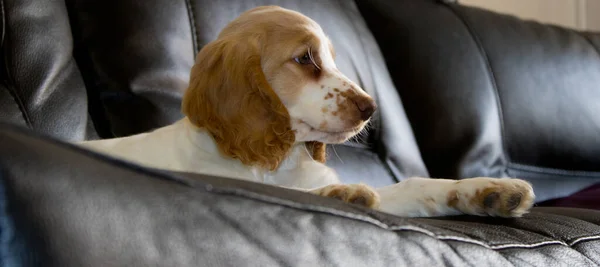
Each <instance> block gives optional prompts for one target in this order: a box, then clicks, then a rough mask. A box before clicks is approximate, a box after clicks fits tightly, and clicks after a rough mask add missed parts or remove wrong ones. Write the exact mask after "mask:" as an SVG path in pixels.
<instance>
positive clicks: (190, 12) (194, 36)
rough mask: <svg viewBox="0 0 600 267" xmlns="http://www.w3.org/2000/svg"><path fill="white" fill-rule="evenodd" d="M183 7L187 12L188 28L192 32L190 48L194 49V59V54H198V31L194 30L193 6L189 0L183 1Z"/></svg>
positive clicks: (194, 16)
mask: <svg viewBox="0 0 600 267" xmlns="http://www.w3.org/2000/svg"><path fill="white" fill-rule="evenodd" d="M185 6H186V8H187V11H188V17H189V22H190V28H191V30H192V46H193V48H194V58H196V54H197V53H198V52H199V51H198V50H199V48H198V29H196V15H195V14H194V6H193V4H192V1H191V0H185Z"/></svg>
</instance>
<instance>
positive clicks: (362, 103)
mask: <svg viewBox="0 0 600 267" xmlns="http://www.w3.org/2000/svg"><path fill="white" fill-rule="evenodd" d="M354 104H356V107H357V108H358V111H360V119H362V120H363V121H366V120H368V119H369V118H371V116H373V113H375V110H377V104H376V103H375V100H373V99H372V98H370V97H359V98H357V99H355V100H354Z"/></svg>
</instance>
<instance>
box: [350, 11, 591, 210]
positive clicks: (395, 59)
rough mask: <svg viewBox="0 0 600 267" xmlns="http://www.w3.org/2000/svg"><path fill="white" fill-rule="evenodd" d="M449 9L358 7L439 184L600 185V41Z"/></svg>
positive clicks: (553, 191) (568, 188)
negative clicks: (492, 180)
mask: <svg viewBox="0 0 600 267" xmlns="http://www.w3.org/2000/svg"><path fill="white" fill-rule="evenodd" d="M442 2H444V1H434V0H425V1H411V0H400V1H385V0H375V1H357V4H358V6H359V9H360V11H361V13H362V14H363V16H364V17H365V20H366V21H367V23H368V25H369V27H370V29H371V30H372V32H373V34H374V36H375V38H376V39H377V41H378V43H379V44H380V46H381V49H382V51H383V53H384V54H385V55H386V57H385V59H386V62H387V65H388V67H389V69H390V72H391V74H392V77H393V78H394V83H395V84H396V87H397V88H398V90H399V92H400V95H401V97H402V99H403V101H404V104H405V109H406V113H407V115H408V117H409V120H410V122H411V125H412V128H413V130H414V133H415V136H416V137H417V138H416V139H417V142H418V145H419V148H420V151H421V153H422V156H423V159H424V161H425V163H426V166H427V168H428V170H429V172H430V174H431V175H432V176H433V177H453V178H464V177H475V176H492V177H506V176H510V177H520V178H524V179H527V180H529V181H531V182H532V183H533V185H534V189H535V191H536V195H537V196H538V200H539V201H542V200H546V199H550V198H556V197H562V196H566V195H569V194H571V193H574V192H576V191H579V190H581V189H583V188H585V187H587V186H589V185H591V184H594V183H598V182H600V167H599V166H600V157H598V156H597V155H598V153H599V152H600V139H599V138H598V132H600V117H599V116H597V114H599V113H600V105H598V104H597V103H598V102H599V101H600V90H598V89H599V88H600V87H599V85H600V57H599V56H598V50H599V48H600V46H599V45H600V42H599V41H598V40H600V35H598V34H583V33H579V32H576V31H573V30H567V29H563V28H560V27H555V26H550V25H543V24H539V23H536V22H531V21H523V20H520V19H517V18H515V17H511V16H506V15H500V14H497V13H493V12H490V11H485V10H482V9H477V8H471V7H466V6H461V5H458V4H449V3H442Z"/></svg>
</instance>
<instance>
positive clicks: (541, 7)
mask: <svg viewBox="0 0 600 267" xmlns="http://www.w3.org/2000/svg"><path fill="white" fill-rule="evenodd" d="M459 3H461V4H465V5H471V6H477V7H481V8H486V9H490V10H494V11H496V12H501V13H506V14H511V15H515V16H518V17H521V18H525V19H532V20H537V21H540V22H544V23H551V24H555V25H560V26H565V27H569V28H574V29H580V30H589V31H600V0H459Z"/></svg>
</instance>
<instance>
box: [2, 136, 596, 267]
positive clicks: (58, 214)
mask: <svg viewBox="0 0 600 267" xmlns="http://www.w3.org/2000/svg"><path fill="white" fill-rule="evenodd" d="M0 178H1V179H2V188H1V189H2V190H1V192H2V194H1V195H0V196H1V197H2V199H1V201H0V203H1V204H2V206H1V207H2V209H1V212H2V215H1V218H2V220H1V221H0V227H1V228H0V234H1V235H2V236H1V238H0V242H2V243H1V244H0V249H1V250H2V252H1V253H2V255H4V256H3V258H2V260H3V261H4V264H7V265H10V264H11V263H12V264H15V265H19V264H21V265H26V266H34V265H44V266H198V265H204V266H224V265H228V266H331V265H356V266H417V265H419V266H438V265H455V266H461V265H465V264H469V263H471V264H475V263H477V265H483V266H500V265H509V264H524V263H528V264H532V265H539V266H557V265H566V264H567V263H568V264H570V265H572V266H585V265H594V264H596V265H597V264H600V253H599V252H598V251H600V226H599V225H600V212H598V211H592V210H576V209H547V208H544V209H540V208H537V209H534V210H533V212H532V213H531V214H528V215H526V216H525V217H523V218H519V219H498V218H482V217H471V216H456V217H451V218H400V217H395V216H391V215H388V214H384V213H380V212H376V211H373V210H369V209H365V208H362V207H359V206H354V205H350V204H344V203H342V202H340V201H337V200H334V199H328V198H322V197H318V196H314V195H310V194H306V193H302V192H297V191H292V190H286V189H282V188H277V187H273V186H268V185H262V184H257V183H251V182H245V181H239V180H234V179H228V178H219V177H210V176H205V175H198V174H189V173H172V172H165V171H160V170H152V169H147V168H142V167H139V166H135V165H132V164H129V163H127V162H123V161H119V160H115V159H112V158H108V157H105V156H102V155H99V154H96V153H93V152H89V151H86V150H83V149H80V148H78V147H75V146H73V145H70V144H65V143H62V142H59V141H56V140H52V139H49V138H46V137H43V136H38V135H36V134H33V133H31V132H29V131H27V130H24V129H22V128H17V127H15V126H8V125H0Z"/></svg>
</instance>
